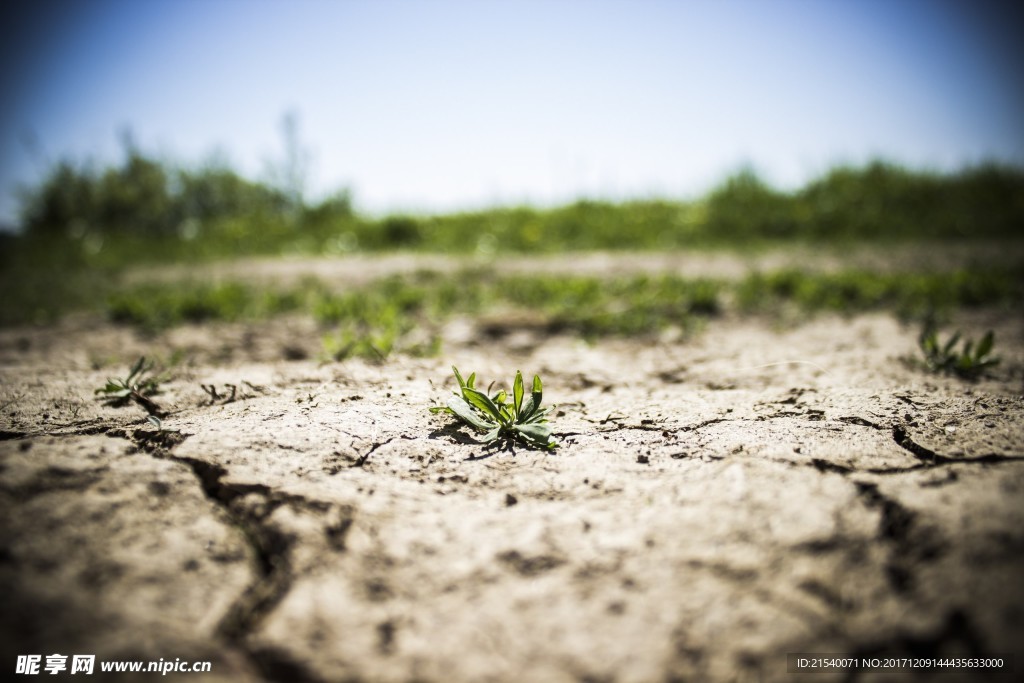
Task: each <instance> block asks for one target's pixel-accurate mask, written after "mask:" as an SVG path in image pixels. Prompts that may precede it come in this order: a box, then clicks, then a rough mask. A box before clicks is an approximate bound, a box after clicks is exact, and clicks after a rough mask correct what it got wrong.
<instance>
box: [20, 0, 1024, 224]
mask: <svg viewBox="0 0 1024 683" xmlns="http://www.w3.org/2000/svg"><path fill="white" fill-rule="evenodd" d="M5 4H6V5H8V6H10V5H12V4H13V3H5ZM19 4H21V5H24V6H23V7H20V8H19V7H13V8H12V7H8V8H7V9H4V10H2V16H0V19H2V24H0V25H2V26H3V28H2V29H0V31H2V32H3V35H0V39H2V42H3V46H2V47H0V57H2V61H0V88H2V91H3V100H2V101H3V103H4V105H3V108H2V109H0V221H2V222H7V223H10V222H11V221H12V220H13V217H14V215H15V210H16V202H15V192H14V188H15V187H16V186H18V185H19V184H25V183H32V182H34V181H36V180H37V179H38V178H39V177H40V176H41V174H43V173H44V172H45V171H46V169H47V168H48V167H50V165H52V164H53V163H55V162H56V161H58V160H61V159H72V160H76V161H86V160H92V161H93V162H94V163H97V164H105V163H110V162H116V161H117V160H119V159H120V158H121V155H122V147H121V144H120V141H119V131H122V130H125V129H128V128H130V129H131V131H132V135H133V137H134V140H135V141H136V143H137V144H138V145H139V146H140V147H141V148H142V149H143V150H144V151H147V152H151V153H155V154H159V155H165V156H166V157H168V158H170V159H173V160H175V161H178V162H182V163H185V164H199V163H202V162H204V160H208V159H210V158H211V157H212V156H215V155H220V156H221V157H222V158H226V159H227V160H228V161H229V162H230V163H231V164H232V165H233V166H234V167H236V168H237V169H238V170H240V171H241V172H243V173H244V174H246V175H248V176H250V177H254V178H257V179H264V178H266V177H267V174H268V169H269V167H270V165H271V164H272V162H273V160H275V159H280V158H281V157H282V155H283V150H282V136H281V125H280V124H281V120H282V117H283V116H284V115H285V113H286V112H294V113H295V114H296V115H297V117H298V118H297V120H298V122H299V134H300V138H301V140H302V142H303V144H304V145H305V146H306V147H307V148H308V149H309V151H310V153H311V163H310V168H309V171H310V172H309V183H308V189H309V191H310V194H311V195H312V196H313V197H314V198H315V197H318V196H322V195H324V194H326V193H328V192H330V191H333V190H337V189H340V188H344V187H347V188H350V189H351V190H352V192H353V196H354V199H355V202H356V206H357V208H359V209H360V210H363V211H367V212H373V213H380V212H385V211H397V210H411V211H445V210H453V209H461V208H473V207H480V206H486V205H490V204H498V203H500V204H509V203H519V202H531V203H536V204H542V205H549V204H554V203H560V202H564V201H570V200H572V199H574V198H576V197H579V196H591V197H609V198H613V199H618V198H627V197H643V196H650V195H659V196H669V197H692V196H696V195H699V194H701V193H703V192H705V191H706V190H707V189H709V188H710V187H712V186H713V185H715V184H716V183H718V182H720V181H721V180H722V179H724V178H725V177H726V176H727V175H728V174H729V173H731V172H733V171H735V170H737V169H738V168H740V167H741V166H742V165H751V166H753V167H754V168H755V169H756V170H758V171H759V172H760V173H761V174H762V175H763V176H764V177H765V178H766V179H767V180H769V181H770V182H773V183H774V184H776V185H777V186H779V187H783V188H790V187H796V186H799V185H800V184H801V183H803V182H805V181H806V180H807V179H809V178H812V177H814V176H816V175H819V174H820V173H822V172H823V171H824V170H826V169H827V168H829V167H830V166H832V165H835V164H840V163H847V164H861V163H864V162H865V161H867V160H869V159H872V158H877V157H881V158H885V159H889V160H892V161H896V162H899V163H904V164H907V165H910V166H913V167H918V168H929V169H939V170H952V169H956V168H959V167H961V166H963V165H967V164H973V163H978V162H980V161H983V160H986V159H997V160H1003V161H1008V162H1011V163H1015V164H1019V165H1024V123H1022V122H1024V78H1022V75H1024V74H1022V68H1024V48H1022V47H1021V45H1020V41H1019V40H1018V39H1017V38H1018V36H1017V35H1016V33H1017V29H1018V28H1019V27H1020V26H1022V25H1024V21H1022V14H1021V12H1020V10H1015V9H1012V4H1011V3H1002V2H979V0H973V1H972V2H956V1H953V0H725V1H715V0H672V1H670V0H633V1H632V2H627V1H608V2H601V1H599V0H594V1H588V2H583V1H577V0H547V1H545V2H541V1H519V2H515V1H511V0H507V1H505V2H494V1H486V0H477V1H475V2H463V1H459V0H432V1H412V0H376V1H373V2H371V1H368V0H367V1H363V0H338V1H334V0H297V1H290V2H286V1H284V0H63V1H62V0H37V1H36V2H29V3H19ZM1011 13H1012V14H1011Z"/></svg>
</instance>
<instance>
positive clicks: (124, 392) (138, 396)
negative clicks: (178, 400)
mask: <svg viewBox="0 0 1024 683" xmlns="http://www.w3.org/2000/svg"><path fill="white" fill-rule="evenodd" d="M152 371H153V362H152V361H150V362H148V363H147V362H146V357H145V356H142V357H140V358H139V359H138V360H137V361H135V365H133V366H132V368H131V370H130V371H129V372H128V376H127V377H125V378H124V379H108V380H107V384H106V386H104V387H102V388H100V389H97V390H96V391H95V392H94V393H95V394H96V398H97V400H99V401H103V402H104V403H105V404H107V405H109V406H115V407H120V406H124V405H127V404H128V403H130V402H133V401H134V402H135V403H137V404H139V406H141V407H142V409H143V410H145V411H146V412H147V413H148V414H149V415H150V416H151V417H155V418H157V419H159V418H161V417H163V416H164V411H163V409H162V408H161V407H160V406H159V405H157V404H156V403H155V402H154V401H153V400H152V399H150V398H149V397H150V396H152V395H154V394H158V393H160V383H161V382H163V381H165V379H166V378H164V377H157V376H154V375H153V374H152Z"/></svg>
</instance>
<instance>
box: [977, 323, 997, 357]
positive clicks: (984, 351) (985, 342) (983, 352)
mask: <svg viewBox="0 0 1024 683" xmlns="http://www.w3.org/2000/svg"><path fill="white" fill-rule="evenodd" d="M995 341H996V337H995V333H993V332H992V330H989V331H988V333H987V334H986V335H985V336H984V337H982V338H981V343H979V344H978V350H977V351H975V352H974V357H975V358H976V359H977V360H981V359H982V358H984V357H985V356H987V355H988V354H989V353H990V352H991V351H992V346H993V345H994V344H995Z"/></svg>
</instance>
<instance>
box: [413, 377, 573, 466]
mask: <svg viewBox="0 0 1024 683" xmlns="http://www.w3.org/2000/svg"><path fill="white" fill-rule="evenodd" d="M452 370H453V371H454V372H455V379H456V380H458V382H459V391H458V392H456V394H455V395H454V396H453V397H451V398H449V399H448V404H447V405H445V406H435V407H433V408H431V409H430V412H432V413H435V414H436V413H451V414H452V415H454V416H455V417H457V418H459V419H460V420H461V421H463V422H465V423H466V424H468V425H469V426H470V427H472V428H473V429H475V430H477V431H479V432H485V434H484V435H483V437H481V442H482V443H488V444H489V443H494V442H496V441H498V440H499V439H505V440H507V441H510V442H511V441H519V442H521V443H524V444H526V445H527V446H531V447H534V448H544V449H548V450H553V449H554V448H556V447H557V446H558V442H557V441H555V440H554V438H552V436H551V426H550V425H549V424H548V421H547V412H548V411H547V409H544V408H541V407H540V404H541V398H542V396H543V393H544V387H543V385H542V384H541V381H540V376H539V375H534V376H533V386H532V388H531V391H530V395H529V396H525V400H524V394H525V391H524V388H523V373H522V372H516V378H515V381H514V382H513V383H512V395H511V396H509V395H508V394H507V393H506V392H505V390H504V389H501V390H499V391H498V392H497V393H496V394H494V395H493V396H490V397H488V396H487V394H486V393H484V392H482V391H479V390H477V389H476V388H475V387H474V386H473V384H474V383H475V382H476V373H475V372H474V373H473V374H471V375H470V376H469V379H468V380H463V379H462V375H461V374H460V373H459V370H458V368H456V367H455V366H452Z"/></svg>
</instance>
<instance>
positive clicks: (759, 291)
mask: <svg viewBox="0 0 1024 683" xmlns="http://www.w3.org/2000/svg"><path fill="white" fill-rule="evenodd" d="M734 291H735V295H736V303H737V306H738V307H739V308H740V310H742V311H744V312H748V313H765V312H767V313H772V312H778V311H779V309H780V308H781V307H782V306H787V305H788V306H793V307H795V308H797V309H798V310H800V311H803V312H811V313H813V312H818V311H830V312H836V313H858V312H862V311H872V310H891V311H895V312H897V313H898V314H899V315H901V316H902V317H904V318H910V319H913V318H923V317H924V316H926V315H928V314H929V313H933V312H943V311H949V310H953V309H956V308H962V307H969V308H971V307H980V306H1010V305H1013V304H1014V303H1015V302H1017V301H1019V300H1020V299H1019V297H1020V296H1021V294H1022V293H1024V273H1022V272H1020V271H1019V270H1000V269H985V268H972V269H959V270H956V271H953V272H935V273H874V272H869V271H862V270H848V271H842V272H837V273H811V272H807V271H801V270H793V269H789V270H781V271H777V272H773V273H767V274H763V273H755V274H752V275H749V276H748V277H746V278H745V279H744V280H742V281H741V282H739V283H738V284H737V286H736V288H735V290H734Z"/></svg>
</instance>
